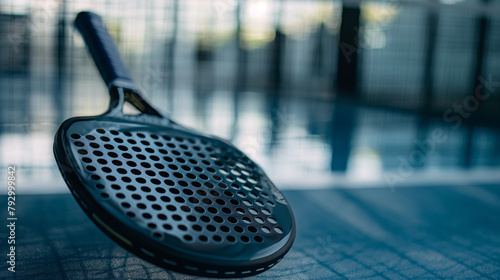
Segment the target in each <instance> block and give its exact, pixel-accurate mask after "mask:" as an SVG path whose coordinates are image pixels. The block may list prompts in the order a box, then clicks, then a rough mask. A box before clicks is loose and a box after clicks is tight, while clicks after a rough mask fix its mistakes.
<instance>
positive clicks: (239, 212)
mask: <svg viewBox="0 0 500 280" xmlns="http://www.w3.org/2000/svg"><path fill="white" fill-rule="evenodd" d="M236 213H238V214H240V215H244V214H245V210H243V209H241V208H236Z"/></svg>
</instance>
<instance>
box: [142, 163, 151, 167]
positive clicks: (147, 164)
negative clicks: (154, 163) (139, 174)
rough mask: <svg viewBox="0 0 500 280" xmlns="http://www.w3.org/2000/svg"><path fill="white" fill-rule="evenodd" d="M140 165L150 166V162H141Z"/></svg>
mask: <svg viewBox="0 0 500 280" xmlns="http://www.w3.org/2000/svg"><path fill="white" fill-rule="evenodd" d="M141 166H142V167H144V168H150V167H151V164H149V163H147V162H141Z"/></svg>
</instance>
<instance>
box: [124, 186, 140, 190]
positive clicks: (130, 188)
mask: <svg viewBox="0 0 500 280" xmlns="http://www.w3.org/2000/svg"><path fill="white" fill-rule="evenodd" d="M126 188H127V190H129V191H135V190H136V189H137V188H136V187H134V186H132V185H128V186H127V187H126Z"/></svg>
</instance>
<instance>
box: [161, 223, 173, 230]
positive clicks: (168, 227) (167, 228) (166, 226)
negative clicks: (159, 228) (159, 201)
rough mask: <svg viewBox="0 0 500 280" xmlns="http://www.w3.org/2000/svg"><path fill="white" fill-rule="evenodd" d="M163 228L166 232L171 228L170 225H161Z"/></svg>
mask: <svg viewBox="0 0 500 280" xmlns="http://www.w3.org/2000/svg"><path fill="white" fill-rule="evenodd" d="M163 228H164V229H166V230H171V229H172V226H171V225H170V224H163Z"/></svg>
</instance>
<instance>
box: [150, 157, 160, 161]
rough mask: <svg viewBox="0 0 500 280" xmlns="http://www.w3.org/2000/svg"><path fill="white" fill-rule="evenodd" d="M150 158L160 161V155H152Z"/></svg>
mask: <svg viewBox="0 0 500 280" xmlns="http://www.w3.org/2000/svg"><path fill="white" fill-rule="evenodd" d="M149 158H150V159H151V160H152V161H159V160H160V158H159V157H157V156H150V157H149Z"/></svg>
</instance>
